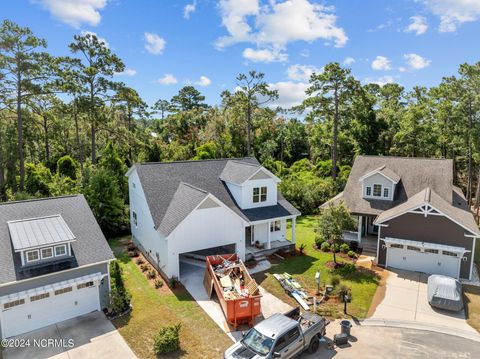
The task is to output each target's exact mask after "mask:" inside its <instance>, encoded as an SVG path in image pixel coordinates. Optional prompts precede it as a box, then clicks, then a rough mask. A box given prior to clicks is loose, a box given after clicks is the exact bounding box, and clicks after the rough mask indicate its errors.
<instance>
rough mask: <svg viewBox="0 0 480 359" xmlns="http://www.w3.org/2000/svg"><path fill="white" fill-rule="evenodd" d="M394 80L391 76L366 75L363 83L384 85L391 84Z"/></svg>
mask: <svg viewBox="0 0 480 359" xmlns="http://www.w3.org/2000/svg"><path fill="white" fill-rule="evenodd" d="M393 82H395V79H394V78H393V76H389V75H387V76H381V77H379V78H375V79H374V78H371V77H367V78H366V79H365V83H367V84H377V85H379V86H385V85H386V84H391V83H393Z"/></svg>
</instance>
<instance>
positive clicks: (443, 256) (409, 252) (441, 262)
mask: <svg viewBox="0 0 480 359" xmlns="http://www.w3.org/2000/svg"><path fill="white" fill-rule="evenodd" d="M460 260H461V258H460V255H459V254H458V253H454V252H450V251H443V250H440V249H431V248H421V247H420V246H413V245H401V244H390V247H388V248H387V263H386V264H387V267H392V268H398V269H405V270H409V271H417V272H424V273H427V274H443V275H448V276H450V277H454V278H458V276H459V270H460Z"/></svg>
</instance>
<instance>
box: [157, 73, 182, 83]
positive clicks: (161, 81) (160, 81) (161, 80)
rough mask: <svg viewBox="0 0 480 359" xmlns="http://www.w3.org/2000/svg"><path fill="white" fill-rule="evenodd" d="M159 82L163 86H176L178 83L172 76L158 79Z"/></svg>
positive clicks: (166, 75) (167, 75)
mask: <svg viewBox="0 0 480 359" xmlns="http://www.w3.org/2000/svg"><path fill="white" fill-rule="evenodd" d="M158 82H159V83H161V84H162V85H175V84H176V83H178V80H177V78H176V77H175V76H173V75H172V74H165V75H163V76H162V77H160V78H159V79H158Z"/></svg>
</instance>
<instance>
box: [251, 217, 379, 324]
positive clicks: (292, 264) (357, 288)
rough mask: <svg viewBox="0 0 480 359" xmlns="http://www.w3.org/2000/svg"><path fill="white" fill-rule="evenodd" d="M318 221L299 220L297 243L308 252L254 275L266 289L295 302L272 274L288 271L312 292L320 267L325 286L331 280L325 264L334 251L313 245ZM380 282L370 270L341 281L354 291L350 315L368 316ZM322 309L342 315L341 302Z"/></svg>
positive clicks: (332, 314)
mask: <svg viewBox="0 0 480 359" xmlns="http://www.w3.org/2000/svg"><path fill="white" fill-rule="evenodd" d="M316 221H317V219H316V217H315V216H304V217H300V218H298V219H297V226H296V230H297V234H296V244H297V248H298V246H300V244H302V243H304V244H305V245H306V248H305V255H303V256H295V257H290V258H287V259H285V260H284V261H280V262H279V263H278V264H276V265H274V266H272V268H271V269H270V270H269V271H268V272H267V273H262V274H259V275H256V276H255V277H256V279H257V281H258V282H259V283H260V284H261V285H262V286H263V287H264V288H265V289H267V290H268V291H270V292H271V293H272V294H274V295H276V296H278V297H279V298H281V299H283V300H285V301H286V302H289V303H291V304H292V305H298V304H297V303H296V302H295V301H294V300H293V299H292V298H291V297H289V296H288V295H287V294H286V293H285V292H284V290H283V288H282V287H281V286H280V284H279V283H278V281H277V280H276V279H275V278H274V277H273V275H272V274H273V273H284V272H288V273H290V274H292V275H293V277H294V278H295V279H296V280H298V281H299V282H300V283H301V284H302V285H303V286H304V288H306V289H307V290H309V291H315V289H316V287H317V284H316V282H315V273H316V271H317V270H320V273H321V281H322V285H324V284H325V283H327V284H329V283H330V278H331V276H332V274H331V269H329V268H327V267H326V266H325V263H327V262H330V261H332V260H333V256H332V253H325V252H321V251H319V250H316V249H315V248H314V247H313V244H314V243H315V232H314V228H315V225H316ZM290 233H291V231H289V230H288V229H287V234H288V237H289V236H290ZM378 281H379V280H378V278H377V276H376V275H375V274H374V273H373V272H371V271H358V272H356V273H355V274H354V275H353V276H350V277H349V279H346V278H342V279H341V283H344V284H345V285H347V286H348V287H350V288H351V290H352V302H351V303H349V305H348V312H349V314H351V315H353V316H355V317H358V318H365V317H366V315H367V312H368V309H369V307H370V304H371V302H372V298H373V296H374V294H375V291H376V289H377V286H378ZM330 303H332V302H330ZM319 309H321V310H323V311H324V313H326V314H328V312H331V316H332V317H340V316H342V315H343V304H341V303H335V304H329V303H328V304H323V305H321V306H320V308H319Z"/></svg>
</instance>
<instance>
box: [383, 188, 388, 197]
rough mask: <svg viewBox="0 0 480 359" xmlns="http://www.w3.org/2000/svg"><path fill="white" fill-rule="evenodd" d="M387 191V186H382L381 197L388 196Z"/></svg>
mask: <svg viewBox="0 0 480 359" xmlns="http://www.w3.org/2000/svg"><path fill="white" fill-rule="evenodd" d="M388 192H389V191H388V188H387V187H384V188H383V197H385V198H388Z"/></svg>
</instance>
